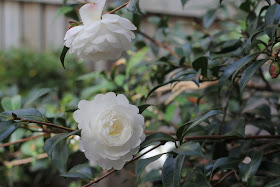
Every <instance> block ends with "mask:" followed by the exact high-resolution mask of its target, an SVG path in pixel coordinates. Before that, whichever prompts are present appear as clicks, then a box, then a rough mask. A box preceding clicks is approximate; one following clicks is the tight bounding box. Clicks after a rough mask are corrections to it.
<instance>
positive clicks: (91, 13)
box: [80, 0, 106, 26]
mask: <svg viewBox="0 0 280 187" xmlns="http://www.w3.org/2000/svg"><path fill="white" fill-rule="evenodd" d="M105 3H106V0H96V1H94V2H93V3H88V4H85V5H84V6H82V7H81V8H80V16H81V20H82V22H83V23H84V25H86V26H88V25H90V24H93V23H95V22H97V21H100V20H101V14H102V11H103V8H104V5H105Z"/></svg>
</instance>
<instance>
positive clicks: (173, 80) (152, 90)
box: [146, 79, 180, 98]
mask: <svg viewBox="0 0 280 187" xmlns="http://www.w3.org/2000/svg"><path fill="white" fill-rule="evenodd" d="M178 81H180V79H172V80H170V81H168V82H166V83H163V84H160V85H158V86H156V87H154V88H153V89H151V90H150V92H149V93H148V95H147V97H146V98H148V97H150V96H151V95H152V93H154V91H156V90H157V89H158V88H160V87H162V86H165V85H167V84H170V83H173V82H178Z"/></svg>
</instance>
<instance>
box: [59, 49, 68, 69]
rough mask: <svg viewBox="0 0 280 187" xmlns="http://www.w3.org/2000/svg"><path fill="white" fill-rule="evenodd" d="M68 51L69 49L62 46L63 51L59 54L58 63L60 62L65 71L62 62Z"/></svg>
mask: <svg viewBox="0 0 280 187" xmlns="http://www.w3.org/2000/svg"><path fill="white" fill-rule="evenodd" d="M68 50H69V47H66V46H64V47H63V50H62V52H61V54H60V62H61V64H62V66H63V68H64V69H65V66H64V60H65V56H66V53H67V52H68Z"/></svg>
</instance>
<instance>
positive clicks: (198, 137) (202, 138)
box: [184, 135, 280, 140]
mask: <svg viewBox="0 0 280 187" xmlns="http://www.w3.org/2000/svg"><path fill="white" fill-rule="evenodd" d="M222 139H225V140H253V139H280V135H254V136H246V137H244V138H243V137H239V136H224V135H205V136H189V137H184V140H222Z"/></svg>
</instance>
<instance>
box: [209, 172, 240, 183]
mask: <svg viewBox="0 0 280 187" xmlns="http://www.w3.org/2000/svg"><path fill="white" fill-rule="evenodd" d="M234 172H235V170H231V171H230V172H228V173H227V174H225V175H224V176H223V177H222V178H220V179H219V181H218V182H216V183H215V184H213V185H212V186H217V185H218V184H220V183H222V182H223V181H224V180H226V179H227V178H228V177H230V176H231V175H232V174H234Z"/></svg>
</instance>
